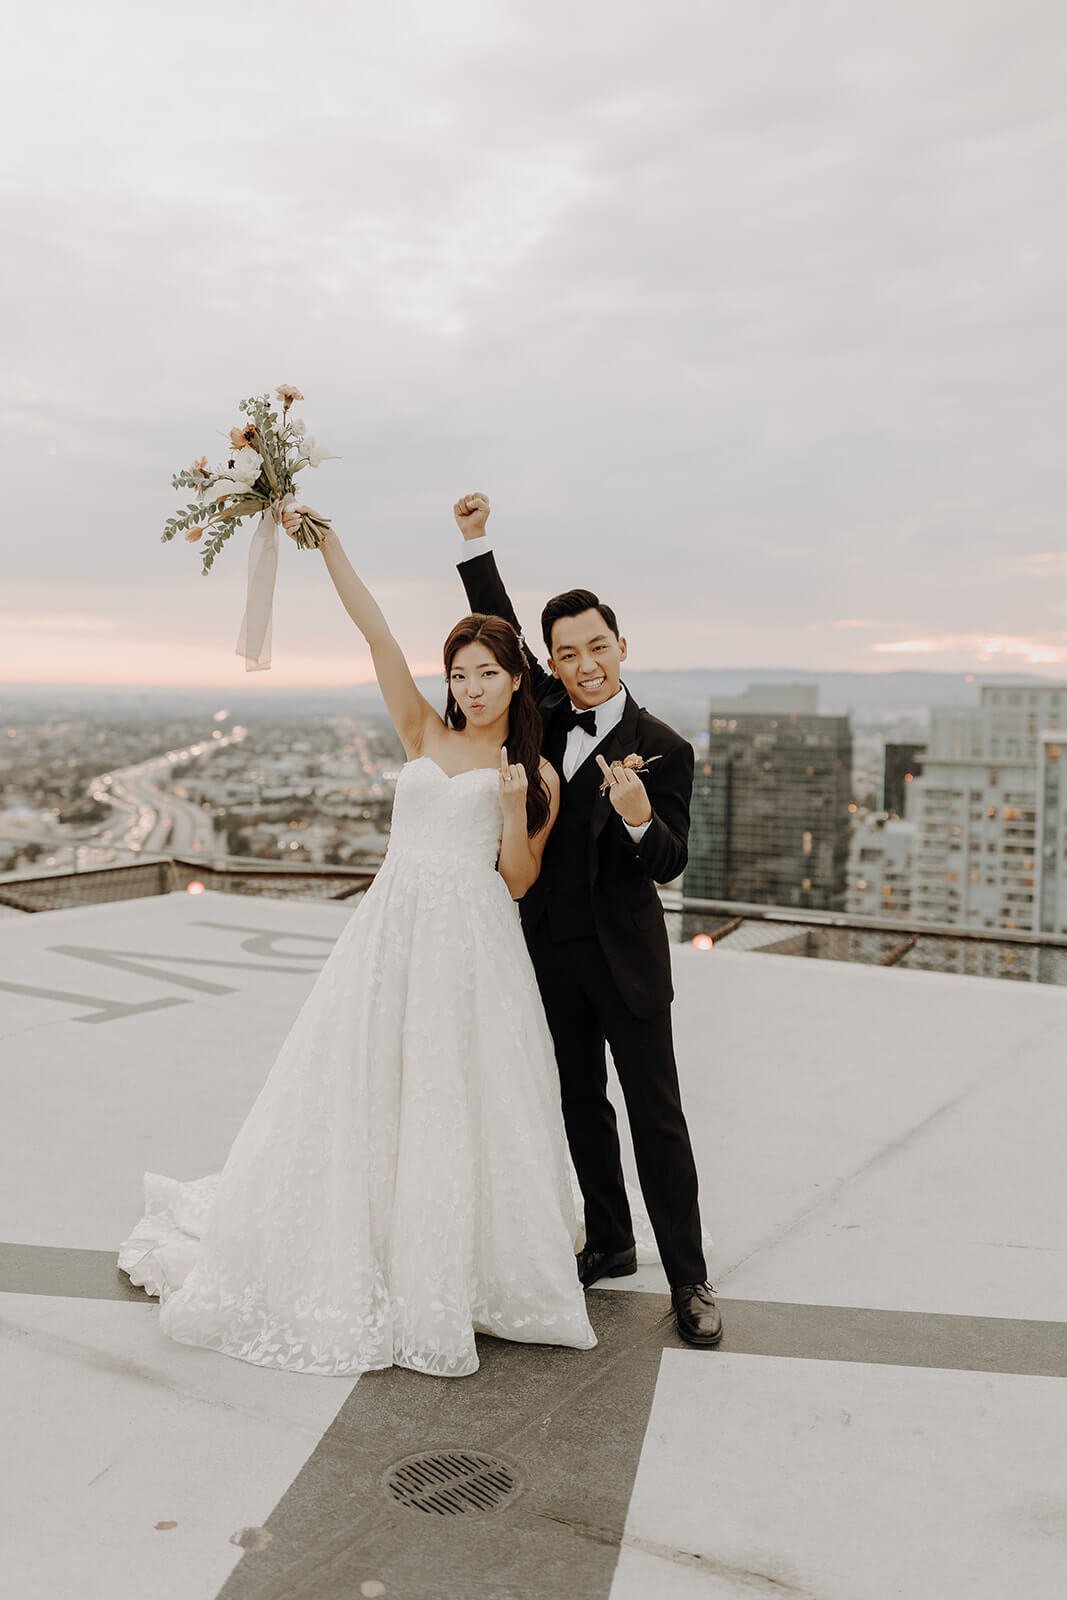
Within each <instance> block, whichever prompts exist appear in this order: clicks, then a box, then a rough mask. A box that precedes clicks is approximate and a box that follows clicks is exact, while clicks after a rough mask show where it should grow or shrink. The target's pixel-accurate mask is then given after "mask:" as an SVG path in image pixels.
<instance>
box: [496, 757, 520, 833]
mask: <svg viewBox="0 0 1067 1600" xmlns="http://www.w3.org/2000/svg"><path fill="white" fill-rule="evenodd" d="M526 788H527V784H526V768H525V767H523V766H512V764H511V762H510V761H509V760H508V747H507V745H506V744H505V745H501V747H500V804H501V805H502V806H503V808H504V816H505V818H506V817H508V816H516V817H521V818H522V820H523V822H524V823H525V821H526Z"/></svg>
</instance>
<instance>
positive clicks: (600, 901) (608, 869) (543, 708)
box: [459, 551, 694, 1017]
mask: <svg viewBox="0 0 1067 1600" xmlns="http://www.w3.org/2000/svg"><path fill="white" fill-rule="evenodd" d="M459 573H460V577H461V578H462V580H463V586H464V588H465V589H466V591H467V599H468V601H469V602H470V606H471V610H472V611H479V612H487V613H489V614H490V615H492V616H497V617H504V618H506V620H507V621H508V622H510V623H511V624H512V626H513V627H514V628H515V629H516V630H517V631H518V632H519V635H520V637H521V636H522V630H521V628H520V627H519V622H518V618H517V617H516V616H515V611H514V608H513V606H512V604H511V600H510V599H509V597H508V593H507V590H506V589H505V588H504V585H503V582H502V581H501V578H500V574H499V573H498V571H497V568H496V562H495V560H494V559H493V555H492V552H491V551H488V552H486V554H485V555H483V556H477V557H475V558H474V559H473V560H471V561H464V562H461V563H460V566H459ZM523 650H524V652H525V654H526V659H527V661H528V662H529V664H530V671H531V673H532V675H533V687H534V694H535V696H536V699H537V704H538V708H539V710H540V712H541V718H542V721H543V723H544V739H543V743H542V748H543V750H544V752H545V754H546V755H547V757H548V759H549V760H550V761H552V762H553V765H554V766H556V767H557V770H558V766H559V762H560V760H561V759H562V749H563V743H564V740H565V737H566V735H565V734H564V733H563V731H562V727H561V725H560V723H559V721H558V715H559V712H560V711H561V710H562V708H564V707H565V706H566V705H567V704H568V703H569V701H568V697H567V693H566V690H565V689H564V688H563V686H562V684H561V683H560V682H559V680H558V678H554V677H553V676H552V675H551V673H548V672H546V671H545V669H544V668H543V667H542V665H541V663H540V662H539V661H538V660H537V657H536V656H535V655H534V654H533V652H532V650H531V649H530V648H529V646H528V645H527V644H526V642H525V639H524V640H523ZM635 752H636V754H638V755H642V756H644V757H645V758H646V759H647V758H648V757H650V756H657V757H658V758H659V759H658V760H657V761H656V762H655V763H654V764H653V765H652V766H651V767H650V769H649V773H648V776H647V778H646V779H645V780H644V782H645V787H646V790H647V792H648V797H649V800H650V801H651V804H652V822H651V824H650V826H649V827H648V828H647V829H646V831H645V833H644V835H643V837H642V838H641V840H640V841H639V843H637V844H635V843H634V841H633V840H632V839H631V837H630V835H629V834H628V833H627V831H626V827H625V825H624V823H623V821H622V818H621V817H620V816H619V815H618V813H617V812H616V811H615V809H614V807H613V806H612V804H611V801H610V800H609V799H608V797H607V795H600V794H599V793H598V794H597V797H596V801H595V804H594V806H593V810H592V815H591V818H590V824H589V848H588V855H587V870H588V873H589V890H590V898H591V901H592V908H593V921H594V925H595V927H596V934H597V939H598V940H599V943H600V946H601V948H602V950H603V951H604V955H605V957H606V959H607V962H608V966H609V967H610V969H611V972H612V976H613V977H614V979H615V982H616V983H617V985H618V987H619V989H620V991H621V993H622V995H623V997H624V999H625V1001H626V1004H627V1006H628V1007H629V1009H630V1010H631V1011H632V1012H633V1014H634V1015H635V1016H637V1017H652V1016H655V1015H656V1014H657V1012H660V1011H664V1010H666V1008H667V1007H668V1006H669V1005H670V1003H671V1000H672V999H673V997H674V990H673V987H672V983H671V962H670V948H669V945H668V942H667V930H666V927H665V924H664V920H663V907H662V904H661V902H660V898H659V896H658V894H657V893H656V890H655V884H656V883H669V882H670V881H671V880H672V879H673V878H676V877H677V876H678V874H679V873H680V872H681V871H682V870H683V868H684V867H685V864H686V860H687V857H688V845H689V802H690V797H691V795H692V792H693V759H694V758H693V747H692V745H691V744H690V743H689V741H688V740H687V739H683V738H682V736H681V734H679V733H676V732H675V731H674V729H673V728H669V727H668V726H667V724H666V723H665V722H660V720H659V719H658V718H657V717H653V716H652V715H651V714H650V713H649V712H647V711H645V710H644V709H643V708H642V707H641V706H639V705H638V704H637V702H636V700H634V698H633V696H632V695H631V694H630V693H629V691H627V695H626V708H625V710H624V712H623V715H622V719H621V721H620V722H619V723H618V725H617V726H616V727H615V728H613V729H612V731H611V733H609V734H608V735H607V737H606V738H605V739H603V740H602V741H601V743H600V744H599V745H598V746H597V752H596V753H599V754H600V755H602V756H603V757H604V760H605V761H606V762H607V763H608V765H609V766H610V764H611V763H612V761H619V760H622V759H623V757H625V756H628V755H632V754H634V753H635ZM587 765H591V766H592V768H593V772H594V773H595V774H596V777H597V787H598V788H599V776H600V769H599V768H598V767H597V766H596V763H595V753H594V754H591V755H589V756H588V757H587V758H586V761H585V762H583V763H582V766H581V767H579V769H578V773H576V775H575V782H576V783H577V781H578V779H579V777H580V776H582V777H583V781H586V782H587V781H589V777H590V774H589V773H587V772H586V770H585V769H586V766H587ZM561 776H562V774H561ZM566 794H567V790H566V786H565V787H564V790H563V804H564V805H565V804H566ZM553 871H554V865H553V856H552V841H551V839H549V843H548V848H547V849H546V851H545V857H544V861H543V863H542V867H541V875H540V877H539V878H538V880H537V882H536V883H535V884H534V885H533V886H532V887H531V888H530V889H529V890H528V891H527V893H526V895H525V897H524V898H523V900H522V902H521V904H520V907H519V909H520V914H521V916H522V923H523V928H524V930H525V933H526V937H527V940H528V941H529V942H530V943H531V944H533V943H534V942H535V937H536V934H537V930H538V928H539V926H540V924H541V922H542V920H543V918H544V916H545V907H546V902H547V897H548V895H549V894H550V893H551V888H552V874H553Z"/></svg>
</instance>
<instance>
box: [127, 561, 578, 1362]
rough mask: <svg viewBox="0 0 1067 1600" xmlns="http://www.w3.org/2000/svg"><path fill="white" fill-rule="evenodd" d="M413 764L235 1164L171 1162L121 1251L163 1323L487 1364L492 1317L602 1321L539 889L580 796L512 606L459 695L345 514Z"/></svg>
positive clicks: (465, 673) (337, 565)
mask: <svg viewBox="0 0 1067 1600" xmlns="http://www.w3.org/2000/svg"><path fill="white" fill-rule="evenodd" d="M322 554H323V556H324V558H325V561H326V566H327V569H328V571H329V573H330V577H331V578H332V579H333V582H334V585H335V587H336V589H337V592H338V594H339V596H340V598H341V601H342V603H343V604H344V606H345V609H346V610H347V611H348V613H349V615H350V616H351V618H352V620H353V622H354V623H355V624H356V626H357V627H358V628H359V630H360V632H361V633H362V634H363V636H364V638H365V639H366V640H367V642H368V644H369V645H370V648H371V654H372V657H373V661H374V670H375V672H376V674H377V678H378V683H379V685H380V687H381V690H382V694H383V696H384V698H385V702H386V705H387V707H388V710H389V714H390V716H391V717H392V720H393V723H394V725H395V727H396V730H397V733H398V735H399V737H400V740H401V742H402V744H403V746H404V751H405V754H406V756H407V761H406V763H405V765H404V766H403V768H402V769H401V772H400V776H399V779H398V782H397V786H396V796H395V800H394V809H393V823H392V833H391V836H390V840H389V847H388V850H387V852H386V856H385V861H384V863H383V865H382V867H381V869H380V871H379V872H378V874H377V876H376V878H375V881H374V883H373V885H372V887H371V888H370V889H369V891H368V892H367V894H366V895H365V897H364V898H363V900H362V902H361V903H360V905H359V906H358V907H357V908H356V910H355V911H354V912H353V914H352V917H351V918H350V920H349V921H348V923H347V924H346V926H345V929H344V931H343V932H342V934H341V936H340V938H339V939H338V940H337V943H336V945H335V946H334V948H333V951H332V952H331V954H330V957H329V959H328V960H327V962H326V965H325V966H324V967H323V969H322V972H321V973H320V975H319V977H318V979H317V981H316V983H315V986H314V988H313V989H312V991H311V993H310V995H309V996H308V998H307V1000H306V1002H305V1003H304V1006H303V1008H302V1009H301V1011H300V1013H299V1015H298V1016H297V1019H296V1021H295V1023H294V1024H293V1027H292V1029H291V1031H290V1033H289V1035H288V1037H287V1039H286V1040H285V1042H284V1044H283V1045H282V1048H281V1051H280V1052H279V1054H278V1057H277V1059H276V1061H275V1062H274V1065H273V1067H272V1068H271V1070H270V1073H269V1076H268V1077H267V1080H266V1082H265V1083H264V1085H263V1088H262V1090H261V1091H260V1093H259V1096H258V1097H257V1099H256V1101H255V1103H254V1104H253V1106H252V1108H251V1110H250V1112H249V1114H248V1116H247V1118H246V1120H245V1122H244V1124H243V1126H242V1127H241V1129H240V1131H239V1132H238V1134H237V1137H236V1139H235V1140H234V1142H233V1145H232V1147H231V1149H230V1153H229V1155H228V1156H227V1159H226V1164H225V1166H224V1168H223V1170H222V1172H221V1173H218V1174H214V1175H212V1176H210V1177H207V1178H201V1179H199V1180H197V1181H195V1182H192V1183H182V1182H179V1181H177V1180H175V1179H172V1178H164V1177H162V1176H160V1175H159V1174H156V1173H146V1174H145V1215H144V1216H143V1217H142V1219H141V1221H140V1222H139V1223H138V1225H137V1227H136V1228H135V1230H134V1232H133V1233H132V1234H131V1236H130V1238H129V1239H127V1240H126V1241H125V1243H124V1244H123V1245H122V1247H121V1249H120V1252H119V1266H120V1267H121V1269H122V1270H123V1271H125V1272H126V1273H128V1275H129V1277H130V1279H131V1280H132V1281H133V1282H134V1283H137V1284H143V1285H144V1287H145V1288H146V1289H147V1290H148V1292H149V1293H151V1294H158V1295H159V1298H160V1302H161V1308H160V1327H161V1328H162V1330H163V1331H164V1332H165V1333H166V1334H168V1335H169V1336H170V1337H171V1338H172V1339H176V1340H178V1341H180V1342H181V1343H183V1344H192V1345H202V1346H204V1347H205V1348H207V1349H210V1350H218V1351H221V1352H222V1353H224V1354H225V1355H230V1356H236V1357H238V1358H239V1359H241V1360H243V1361H251V1362H255V1363H257V1364H258V1365H260V1366H273V1367H285V1368H288V1369H290V1370H292V1371H297V1372H311V1373H321V1374H334V1375H338V1374H354V1373H359V1372H366V1371H371V1370H374V1369H378V1368H382V1367H388V1366H390V1365H396V1366H402V1367H410V1368H413V1369H414V1370H416V1371H418V1372H425V1373H433V1374H436V1375H438V1376H441V1377H462V1376H465V1375H466V1374H469V1373H472V1372H474V1371H476V1370H477V1367H478V1356H477V1353H476V1349H475V1340H474V1335H475V1332H479V1333H487V1334H494V1335H496V1336H497V1337H498V1338H502V1339H514V1340H519V1341H523V1342H526V1343H541V1344H555V1345H569V1346H572V1347H574V1348H576V1349H580V1350H587V1349H589V1348H590V1347H591V1346H593V1345H594V1344H595V1343H596V1338H595V1336H594V1334H593V1330H592V1328H591V1327H590V1324H589V1319H588V1317H587V1315H586V1309H585V1301H584V1296H583V1292H582V1287H581V1284H580V1283H579V1281H578V1275H577V1271H576V1266H575V1256H574V1243H575V1236H576V1233H577V1226H576V1218H575V1212H574V1202H573V1199H572V1190H571V1183H570V1178H569V1168H568V1161H567V1152H566V1142H565V1138H564V1131H563V1119H562V1113H561V1110H560V1096H559V1079H558V1075H557V1071H556V1066H555V1059H554V1055H553V1049H552V1041H551V1037H550V1035H549V1032H548V1026H547V1023H546V1022H545V1017H544V1012H543V1010H542V1006H541V1000H540V996H539V994H538V990H537V985H536V982H535V979H534V974H533V969H532V966H531V964H530V959H529V956H528V955H527V951H526V945H525V942H524V940H523V936H522V931H521V928H520V924H519V917H518V911H517V908H516V905H515V901H516V900H517V899H521V897H522V896H523V894H525V892H526V890H527V889H528V888H529V887H530V885H531V884H532V883H533V882H534V881H535V880H536V878H537V875H538V872H539V869H540V864H541V854H542V851H543V850H544V846H545V841H546V839H547V838H548V834H549V832H550V830H551V828H552V825H553V823H554V821H555V818H556V813H557V810H558V807H559V779H558V777H557V775H556V773H555V771H554V770H553V769H552V767H551V766H550V765H549V764H548V763H547V762H545V761H543V760H541V758H540V754H539V751H540V719H539V716H538V712H537V709H536V706H535V704H534V700H533V695H532V693H531V687H530V673H529V667H528V665H527V663H526V660H525V658H524V656H523V653H522V651H521V649H520V646H519V641H518V636H517V635H516V633H515V630H514V629H513V628H512V627H511V626H510V624H509V623H507V622H504V621H501V620H500V619H499V618H496V617H487V616H469V617H465V618H464V619H463V620H462V621H461V622H459V623H457V625H456V626H455V627H454V628H453V629H452V632H451V633H450V634H449V636H448V639H447V640H446V641H445V647H444V660H445V673H446V677H447V682H448V697H447V703H446V709H445V714H444V717H442V716H441V715H440V714H439V713H438V712H437V711H436V710H435V709H434V708H433V707H432V706H431V705H430V704H429V702H428V701H427V700H425V699H424V697H423V696H422V694H420V692H419V690H418V688H417V687H416V685H415V682H414V679H413V678H412V676H411V672H410V670H409V668H408V664H407V662H406V660H405V659H404V656H403V653H402V652H401V649H400V646H399V645H398V644H397V642H396V640H395V639H394V638H393V636H392V634H391V632H390V631H389V627H388V624H387V623H386V621H385V618H384V617H383V615H382V613H381V610H380V609H379V607H378V604H377V602H376V601H375V600H374V598H373V596H372V595H371V594H370V592H369V590H368V589H367V588H366V586H365V585H364V583H363V582H362V581H361V580H360V578H359V577H358V576H357V574H356V573H355V572H354V571H353V569H352V566H351V564H350V562H349V561H348V559H347V557H346V555H345V553H344V551H343V549H342V547H341V544H340V541H339V540H338V538H337V536H336V534H333V533H331V534H330V535H329V536H328V538H327V539H326V542H325V543H324V544H323V546H322Z"/></svg>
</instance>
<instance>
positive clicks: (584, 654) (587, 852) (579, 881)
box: [453, 494, 722, 1348]
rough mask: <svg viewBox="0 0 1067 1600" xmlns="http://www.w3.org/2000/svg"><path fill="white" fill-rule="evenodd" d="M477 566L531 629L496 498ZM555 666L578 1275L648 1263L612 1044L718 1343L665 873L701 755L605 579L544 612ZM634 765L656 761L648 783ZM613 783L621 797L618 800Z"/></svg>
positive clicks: (476, 512)
mask: <svg viewBox="0 0 1067 1600" xmlns="http://www.w3.org/2000/svg"><path fill="white" fill-rule="evenodd" d="M453 509H454V513H455V518H456V522H457V523H458V525H459V530H460V532H461V533H462V535H463V538H464V541H465V553H464V557H463V560H462V561H461V563H460V567H459V572H460V577H461V578H462V579H463V586H464V588H465V589H466V591H467V599H468V601H469V602H470V606H471V610H472V611H480V612H488V613H490V614H492V615H494V616H498V617H504V618H506V619H507V621H508V622H510V623H511V624H512V625H513V626H514V627H515V628H516V630H518V631H519V633H520V637H521V630H520V629H519V623H518V620H517V619H516V616H515V612H514V609H513V607H512V604H511V601H510V599H509V598H508V594H507V590H506V589H505V588H504V585H503V583H502V582H501V579H500V574H499V573H498V572H497V569H496V562H495V561H494V559H493V555H492V552H491V549H490V545H489V540H488V537H487V535H486V531H485V524H486V519H487V517H488V516H489V502H488V500H487V499H486V498H485V496H484V495H481V494H474V495H467V496H465V497H464V498H463V499H462V500H459V501H457V503H456V505H455V507H454V508H453ZM541 627H542V632H543V635H544V641H545V647H546V649H547V650H548V664H549V666H550V667H551V669H552V671H551V674H549V673H547V672H546V671H545V670H544V668H543V667H542V666H541V664H540V662H539V661H538V660H537V658H536V657H535V656H534V654H533V652H532V651H531V650H530V649H529V647H528V646H527V645H526V644H525V641H524V643H523V648H524V650H525V652H526V658H527V660H528V661H529V663H530V671H531V673H532V675H533V688H534V694H535V695H536V697H537V702H538V706H539V708H540V711H541V716H542V719H543V722H544V743H543V749H544V753H545V756H546V757H547V758H548V760H549V761H551V763H552V765H553V766H554V767H555V769H556V771H557V772H558V773H559V776H560V810H559V817H558V819H557V822H556V826H555V828H554V829H553V830H552V833H551V834H550V836H549V839H548V843H547V845H546V847H545V853H544V858H543V861H542V865H541V875H540V877H539V878H538V880H537V882H536V883H535V884H534V885H533V887H532V888H531V889H530V890H529V892H528V893H527V894H526V896H525V898H524V899H523V900H522V902H521V905H520V913H521V916H522V924H523V931H524V932H525V934H526V942H527V944H528V946H529V950H530V955H531V958H532V960H533V965H534V969H535V971H536V973H537V981H538V985H539V987H540V990H541V998H542V1000H543V1001H544V1006H545V1013H546V1015H547V1017H548V1025H549V1028H550V1029H551V1032H552V1038H553V1042H554V1044H555V1048H556V1062H557V1065H558V1067H559V1077H560V1090H561V1097H562V1102H563V1118H564V1122H565V1123H566V1128H567V1139H568V1142H569V1144H570V1148H571V1155H572V1157H573V1159H574V1165H575V1169H576V1171H577V1173H578V1181H579V1183H580V1185H581V1189H582V1195H583V1197H584V1199H585V1229H586V1243H585V1248H584V1249H583V1250H582V1251H581V1252H580V1254H579V1256H578V1273H579V1276H580V1278H581V1280H582V1282H583V1284H585V1285H586V1286H587V1287H588V1285H589V1284H592V1283H595V1282H596V1281H597V1279H598V1278H621V1277H626V1276H628V1275H629V1274H630V1273H633V1272H636V1271H637V1252H636V1250H635V1248H634V1236H633V1224H632V1222H631V1218H630V1207H629V1203H628V1201H627V1198H626V1186H625V1183H624V1181H623V1175H622V1164H621V1160H620V1156H619V1136H618V1130H617V1127H616V1121H615V1112H614V1109H613V1107H612V1104H611V1101H610V1100H609V1099H608V1095H607V1066H606V1062H605V1056H604V1045H605V1041H606V1042H607V1043H608V1044H609V1045H610V1047H611V1054H612V1059H613V1060H614V1063H615V1070H616V1072H617V1073H618V1077H619V1083H620V1084H621V1086H622V1092H623V1095H624V1097H625V1100H626V1110H627V1114H628V1116H629V1119H630V1132H631V1135H632V1138H633V1146H634V1155H635V1157H636V1160H637V1171H638V1176H639V1178H640V1180H641V1191H642V1193H643V1195H644V1197H645V1202H646V1204H647V1206H648V1214H649V1218H650V1220H651V1223H652V1228H653V1231H654V1233H655V1235H656V1243H657V1245H658V1247H659V1254H660V1260H661V1261H662V1262H663V1266H664V1269H665V1271H666V1273H667V1278H668V1280H669V1282H670V1285H671V1300H672V1303H673V1305H674V1313H675V1318H676V1320H677V1323H678V1332H679V1333H680V1334H681V1336H682V1338H683V1339H685V1340H686V1341H687V1343H689V1344H692V1345H698V1346H702V1347H705V1348H706V1347H711V1346H714V1345H717V1344H718V1343H719V1341H720V1340H721V1339H722V1319H721V1317H720V1315H719V1310H718V1307H717V1306H716V1304H715V1298H714V1294H713V1291H712V1288H711V1285H710V1284H709V1283H708V1282H707V1281H706V1279H707V1267H706V1266H705V1263H704V1254H703V1250H702V1247H701V1233H700V1213H699V1211H698V1209H697V1175H696V1167H695V1165H694V1162H693V1152H692V1148H691V1146H690V1143H689V1132H688V1129H687V1128H686V1123H685V1116H684V1113H683V1111H682V1105H681V1099H680V1097H679V1092H678V1072H677V1068H676V1065H675V1059H674V1044H673V1039H672V1035H671V1009H670V1008H671V1000H672V999H673V995H674V991H673V988H672V984H671V964H670V951H669V947H668V943H667V930H666V927H665V925H664V920H663V908H662V906H661V904H660V900H659V896H658V895H657V893H656V890H655V887H654V885H655V883H668V882H669V881H670V880H671V879H672V878H676V877H677V876H678V874H679V873H680V872H681V871H682V869H683V867H684V866H685V863H686V855H687V843H688V836H689V798H690V794H691V792H692V788H693V749H692V746H691V745H690V744H689V743H688V742H687V741H686V740H685V739H683V738H682V737H681V736H680V734H677V733H675V732H674V730H673V729H672V728H668V727H667V725H666V724H665V723H663V722H659V721H658V720H657V719H656V718H655V717H653V716H650V715H649V713H648V712H647V711H644V710H642V709H641V708H640V707H639V706H638V705H637V702H636V701H635V700H634V699H633V698H632V697H631V695H630V693H629V691H628V690H627V689H626V688H624V687H623V686H622V684H621V682H620V678H619V673H620V669H621V667H622V663H623V661H624V660H625V659H626V640H625V639H624V638H622V637H620V634H619V629H618V624H617V622H616V620H615V613H614V612H613V611H612V610H611V608H610V606H606V605H604V604H603V603H602V602H601V601H600V600H598V598H597V596H596V595H595V594H592V593H590V591H589V590H587V589H572V590H571V591H570V592H569V593H567V594H561V595H557V596H556V597H555V599H554V600H550V601H549V602H548V604H547V605H546V606H545V609H544V611H543V613H542V616H541ZM628 757H634V758H637V757H642V758H643V759H644V761H645V762H647V763H648V768H647V775H642V776H640V777H639V776H638V775H637V772H636V771H635V769H634V766H633V764H630V765H627V764H626V762H627V758H628ZM602 791H603V792H602Z"/></svg>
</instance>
